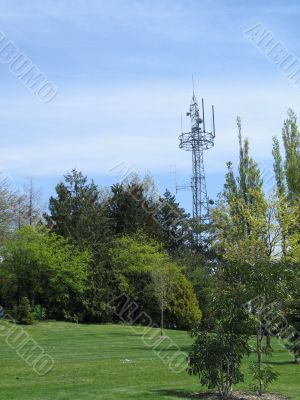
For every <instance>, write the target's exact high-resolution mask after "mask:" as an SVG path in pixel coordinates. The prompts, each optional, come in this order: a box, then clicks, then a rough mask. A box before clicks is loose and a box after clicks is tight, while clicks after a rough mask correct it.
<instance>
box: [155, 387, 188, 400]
mask: <svg viewBox="0 0 300 400" xmlns="http://www.w3.org/2000/svg"><path fill="white" fill-rule="evenodd" d="M153 393H155V394H158V395H160V396H172V397H178V398H180V399H194V398H195V396H193V394H192V393H190V392H185V391H182V390H178V389H168V390H167V389H166V390H163V389H159V390H153Z"/></svg>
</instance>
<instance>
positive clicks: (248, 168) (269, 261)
mask: <svg viewBox="0 0 300 400" xmlns="http://www.w3.org/2000/svg"><path fill="white" fill-rule="evenodd" d="M238 131H239V147H240V151H239V152H240V159H239V168H238V175H237V177H235V175H234V172H233V169H232V164H231V163H228V173H227V175H226V182H225V186H224V192H223V195H222V197H221V198H220V201H219V202H218V203H217V207H216V208H215V210H214V212H213V219H214V227H215V247H216V249H217V252H218V254H220V255H221V260H220V261H221V265H222V268H224V270H225V271H226V273H225V274H224V275H223V276H224V279H225V280H226V281H227V282H228V283H230V284H231V285H234V284H235V285H238V286H240V288H241V289H243V290H242V292H241V293H243V295H242V296H241V297H240V299H241V305H242V304H243V302H244V303H246V302H247V301H250V300H251V299H253V298H255V297H256V296H258V295H260V296H263V297H264V298H265V299H266V302H271V301H273V300H275V299H276V300H278V299H279V298H282V297H283V296H284V294H285V293H286V290H287V286H286V281H285V271H284V270H282V268H281V264H280V263H278V262H277V259H276V256H277V254H275V253H276V250H277V249H278V245H279V244H280V241H279V235H278V222H277V220H276V212H277V211H276V206H277V205H278V204H276V205H274V202H273V200H272V199H266V198H265V195H264V192H263V181H262V178H261V174H260V171H259V168H258V166H257V164H256V162H255V161H254V160H253V159H252V158H251V157H250V155H249V143H248V141H247V140H244V141H243V139H242V135H241V122H240V120H239V119H238ZM274 207H275V211H274ZM275 288H276V289H275ZM261 322H262V321H261V320H260V319H259V318H258V320H257V359H258V368H259V370H262V350H263V346H262V335H261ZM268 344H269V345H270V338H269V340H268ZM261 390H262V386H261V387H260V391H261Z"/></svg>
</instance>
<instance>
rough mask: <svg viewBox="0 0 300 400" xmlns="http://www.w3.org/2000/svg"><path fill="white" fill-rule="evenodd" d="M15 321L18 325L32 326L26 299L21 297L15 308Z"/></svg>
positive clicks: (30, 312)
mask: <svg viewBox="0 0 300 400" xmlns="http://www.w3.org/2000/svg"><path fill="white" fill-rule="evenodd" d="M16 319H17V323H18V324H23V325H32V324H33V313H32V309H31V307H30V303H29V300H28V298H27V297H22V299H21V301H20V304H19V305H18V306H17V307H16Z"/></svg>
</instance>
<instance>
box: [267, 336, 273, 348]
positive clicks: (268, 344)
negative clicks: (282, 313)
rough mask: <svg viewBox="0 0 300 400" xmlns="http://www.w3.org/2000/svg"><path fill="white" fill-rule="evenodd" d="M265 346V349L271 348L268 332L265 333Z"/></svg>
mask: <svg viewBox="0 0 300 400" xmlns="http://www.w3.org/2000/svg"><path fill="white" fill-rule="evenodd" d="M266 345H267V348H271V347H272V346H271V335H270V333H269V332H267V333H266Z"/></svg>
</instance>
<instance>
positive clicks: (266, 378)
mask: <svg viewBox="0 0 300 400" xmlns="http://www.w3.org/2000/svg"><path fill="white" fill-rule="evenodd" d="M249 370H250V373H251V375H252V380H253V382H252V384H251V385H250V389H251V390H253V391H255V392H259V394H260V395H262V394H263V393H264V392H265V391H266V390H267V388H268V387H269V385H270V384H271V383H272V382H273V381H275V380H276V379H277V378H278V376H279V374H278V372H276V371H274V369H273V368H272V367H271V366H270V365H265V366H264V367H263V368H259V367H258V365H257V363H254V362H252V363H251V364H250V366H249Z"/></svg>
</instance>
